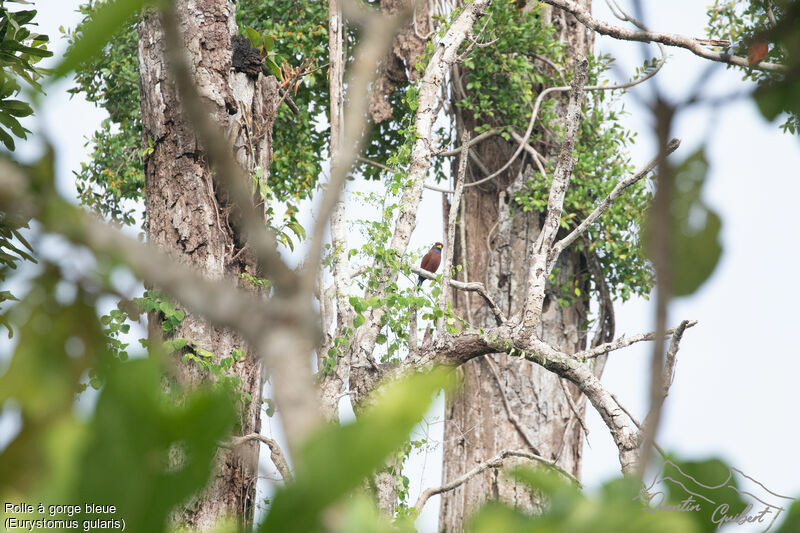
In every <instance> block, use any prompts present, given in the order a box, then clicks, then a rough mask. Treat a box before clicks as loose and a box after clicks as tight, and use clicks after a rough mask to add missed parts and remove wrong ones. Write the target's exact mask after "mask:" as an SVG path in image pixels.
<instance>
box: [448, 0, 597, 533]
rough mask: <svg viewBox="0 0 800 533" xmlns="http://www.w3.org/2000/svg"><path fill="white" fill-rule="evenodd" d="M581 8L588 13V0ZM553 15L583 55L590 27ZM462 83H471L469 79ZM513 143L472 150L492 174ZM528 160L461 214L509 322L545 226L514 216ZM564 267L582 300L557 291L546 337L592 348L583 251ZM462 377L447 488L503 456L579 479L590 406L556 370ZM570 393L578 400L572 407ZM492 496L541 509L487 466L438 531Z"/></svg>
mask: <svg viewBox="0 0 800 533" xmlns="http://www.w3.org/2000/svg"><path fill="white" fill-rule="evenodd" d="M580 3H581V4H583V5H584V6H586V7H587V8H589V7H591V0H583V1H581V2H580ZM546 11H547V12H546V14H545V15H544V18H546V19H548V20H552V22H553V23H554V24H555V25H556V26H557V27H558V28H559V29H560V30H561V31H560V35H561V36H562V39H564V40H565V41H566V42H567V48H568V54H569V57H570V58H575V57H578V56H583V55H584V54H586V53H587V52H588V50H589V48H590V46H591V41H592V39H591V35H587V33H586V30H585V28H584V27H583V26H582V25H581V24H579V23H578V22H577V21H576V20H575V19H574V18H573V17H571V16H569V17H565V16H564V14H563V12H561V11H559V10H555V11H552V12H551V11H550V9H547V10H546ZM461 86H462V87H465V86H466V83H462V84H461ZM462 124H463V126H464V127H465V128H467V129H468V130H472V131H474V128H475V127H476V126H477V124H476V123H475V122H474V121H473V120H472V119H471V117H470V116H469V115H468V114H466V113H465V115H464V116H463V119H462ZM516 146H517V145H516V143H513V142H512V143H508V142H506V141H504V140H503V139H501V138H500V137H494V138H492V139H489V140H487V141H484V142H482V143H481V144H479V145H477V146H475V147H473V150H474V152H475V155H477V157H478V159H479V160H480V161H482V162H483V163H484V164H485V166H486V167H488V169H489V170H490V171H493V170H494V169H496V168H499V167H501V166H502V165H503V164H504V163H505V162H506V161H507V160H508V158H509V157H510V155H511V154H512V153H513V152H514V150H515V149H516ZM556 150H557V147H556ZM547 155H548V156H551V157H552V156H553V155H554V154H547ZM522 161H523V162H522V163H520V162H519V160H518V162H517V163H515V164H514V165H512V166H511V167H510V168H509V169H508V171H507V172H506V173H504V174H503V175H501V176H499V177H498V178H497V179H495V180H492V181H489V182H487V183H485V184H482V185H478V186H476V187H468V188H466V189H465V190H464V195H463V198H462V202H463V205H464V208H463V211H462V212H461V214H462V216H461V220H460V221H459V224H460V227H459V228H458V231H456V235H457V237H456V243H455V253H456V256H455V257H456V259H455V261H454V263H455V264H458V263H461V264H464V265H467V269H466V271H467V272H468V276H469V280H470V281H481V282H484V283H486V287H487V289H488V290H489V291H490V293H491V295H492V297H493V298H494V299H495V301H496V302H498V303H499V304H500V305H501V306H502V307H503V308H504V312H505V313H506V315H507V316H510V315H511V314H512V313H515V312H518V311H519V310H520V307H521V306H522V304H523V300H524V298H525V294H526V278H527V275H528V271H529V268H528V265H526V257H527V254H526V249H527V247H528V246H530V245H531V244H532V243H533V242H534V241H535V240H536V238H537V236H538V234H539V231H540V226H541V220H540V215H539V214H538V213H522V212H521V210H520V209H517V210H516V211H515V212H514V214H513V216H512V214H511V213H510V208H511V207H512V206H513V195H514V192H515V191H517V190H519V189H520V188H521V187H522V186H523V184H524V183H525V182H526V181H527V180H528V179H529V178H530V177H531V174H532V172H533V170H532V168H531V166H530V165H529V164H526V163H524V160H522ZM470 172H471V173H472V175H473V176H475V177H474V178H473V180H474V179H478V178H480V177H482V176H484V175H485V171H482V170H479V168H478V167H476V166H475V163H474V162H470V170H469V172H468V175H467V182H469V181H470ZM446 216H447V215H446V214H445V217H446ZM445 220H446V218H445ZM459 235H460V236H461V237H458V236H459ZM557 268H559V269H560V270H559V273H558V275H557V281H558V284H560V285H566V286H567V287H568V289H569V290H570V291H571V292H572V293H573V294H574V288H576V287H577V288H579V289H580V291H581V292H580V294H581V295H583V296H582V297H581V298H578V301H576V302H574V303H572V304H571V305H569V306H568V307H562V306H560V305H559V302H558V295H559V294H560V289H556V288H554V287H552V286H551V288H550V289H549V290H548V293H547V297H546V300H545V304H544V308H543V313H542V322H541V324H540V326H539V334H540V335H541V336H542V338H543V339H544V340H545V341H548V342H550V343H551V344H553V345H554V346H558V347H559V348H561V349H563V350H565V351H567V352H574V351H576V350H579V349H581V348H583V347H584V346H585V343H586V337H585V332H584V331H583V325H584V322H585V319H586V314H587V311H588V301H586V300H585V295H586V294H587V289H588V287H587V286H586V281H581V280H584V279H585V278H584V277H583V276H582V274H584V273H585V272H586V271H587V267H586V264H585V260H584V259H583V258H582V257H581V256H580V255H579V254H576V253H570V252H569V251H568V250H567V251H565V252H564V253H563V254H562V255H561V258H560V259H559V261H558V265H557ZM453 300H454V307H455V308H456V309H457V310H458V312H459V313H460V314H462V316H465V317H468V318H471V320H472V323H473V324H478V325H491V324H493V323H494V317H493V315H492V313H491V312H489V311H488V309H487V308H486V307H485V306H484V305H482V302H481V301H480V299H479V298H476V297H475V296H474V295H469V293H463V292H457V291H456V292H455V293H454V294H453ZM461 373H462V386H461V388H460V390H459V391H458V393H456V394H455V395H453V396H450V397H448V398H447V402H446V407H445V429H444V451H443V456H444V461H443V462H444V464H443V474H442V477H443V482H444V483H447V482H449V481H450V480H452V479H455V478H457V477H459V476H461V475H462V474H464V473H465V472H466V471H468V470H470V469H472V468H474V467H475V466H476V465H477V464H478V463H481V462H483V461H486V460H487V459H489V458H491V457H493V456H495V455H497V454H498V453H500V452H502V451H504V450H525V451H533V452H534V453H536V454H538V455H541V456H543V457H544V458H546V459H548V460H552V461H556V462H557V463H558V464H559V465H561V466H562V467H564V468H565V469H566V470H567V471H568V472H570V473H572V474H574V475H575V476H576V477H577V476H579V474H580V464H581V452H582V447H583V438H582V428H581V425H580V423H578V420H577V417H576V416H575V414H574V413H573V410H572V407H571V405H570V403H572V405H573V406H575V407H576V408H577V412H578V413H579V414H580V416H581V417H582V416H583V411H584V402H583V401H578V398H579V397H580V395H579V393H578V391H577V388H576V387H574V386H573V385H571V384H567V383H564V384H563V385H564V386H563V387H562V383H561V382H560V380H559V378H558V377H557V376H556V375H555V374H552V373H550V372H548V371H546V370H544V369H543V368H541V367H539V366H537V365H532V364H528V363H525V362H520V361H519V360H517V359H515V358H513V357H508V356H505V355H490V356H485V357H481V358H478V359H475V360H473V361H471V362H469V363H467V364H466V365H464V366H463V367H462V368H461ZM566 394H570V395H571V398H572V399H573V400H574V401H573V402H570V401H569V400H568V399H567V397H566ZM487 499H498V500H501V501H504V502H506V503H509V504H513V505H516V506H518V507H519V508H521V509H524V510H527V511H531V512H536V511H537V510H539V509H540V505H541V502H540V501H538V499H537V497H536V496H535V495H532V494H531V493H530V491H529V490H527V489H526V488H525V487H524V486H521V485H519V484H517V483H515V482H514V481H513V480H511V479H509V478H508V477H507V476H505V475H503V474H502V472H500V471H498V470H496V469H490V470H487V471H486V472H484V473H483V474H481V475H479V476H476V477H473V478H472V479H471V480H469V481H468V482H466V483H465V484H463V485H461V486H460V487H458V488H456V489H455V490H453V491H450V492H447V493H444V494H443V495H442V503H441V508H440V515H439V529H440V530H441V531H448V532H456V531H461V530H462V529H463V527H464V524H465V523H466V521H467V520H468V518H469V516H470V514H471V513H472V512H473V511H474V510H476V509H477V508H478V507H479V506H480V504H481V503H482V502H483V501H485V500H487Z"/></svg>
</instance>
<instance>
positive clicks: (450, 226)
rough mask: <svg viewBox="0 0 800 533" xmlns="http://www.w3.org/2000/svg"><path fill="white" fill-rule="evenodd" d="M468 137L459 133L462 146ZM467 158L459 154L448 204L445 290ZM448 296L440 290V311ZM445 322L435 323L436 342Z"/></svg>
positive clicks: (465, 154)
mask: <svg viewBox="0 0 800 533" xmlns="http://www.w3.org/2000/svg"><path fill="white" fill-rule="evenodd" d="M469 137H470V134H469V131H468V130H464V131H463V132H462V133H461V142H462V144H468V143H469ZM468 158H469V148H467V149H466V150H464V151H463V152H461V157H459V159H458V172H457V173H456V184H455V192H454V193H453V201H452V203H451V204H450V212H449V216H448V220H447V249H446V250H445V252H444V268H443V269H442V287H443V288H445V289H446V288H447V287H449V286H450V279H451V269H452V268H453V248H454V247H453V243H454V241H455V238H456V219H457V218H458V207H459V205H460V203H461V193H462V192H463V191H464V176H465V175H466V173H467V159H468ZM462 223H463V221H462ZM449 295H450V291H448V290H442V291H441V293H440V294H439V308H440V309H442V310H445V309H447V297H448V296H449ZM445 322H446V321H445V319H444V317H442V318H440V319H439V320H438V321H437V323H436V336H437V338H438V340H441V339H443V338H444V334H445V331H446V330H447V327H446V324H445Z"/></svg>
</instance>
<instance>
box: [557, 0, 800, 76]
mask: <svg viewBox="0 0 800 533" xmlns="http://www.w3.org/2000/svg"><path fill="white" fill-rule="evenodd" d="M542 1H543V2H545V3H547V4H550V5H552V6H555V7H558V8H560V9H563V10H564V11H567V12H568V13H572V14H573V15H574V16H575V18H576V19H578V21H580V22H581V23H582V24H583V25H584V26H586V27H587V28H589V29H590V30H594V31H596V32H597V33H601V34H603V35H608V36H610V37H614V38H615V39H622V40H625V41H638V42H642V43H661V44H665V45H667V46H675V47H678V48H685V49H686V50H689V51H690V52H692V53H693V54H695V55H696V56H699V57H702V58H704V59H710V60H711V61H717V62H720V63H727V64H729V65H736V66H738V67H746V68H753V69H758V70H764V71H768V72H786V70H787V69H786V66H785V65H780V64H777V63H763V62H762V63H758V64H757V65H751V64H750V62H749V61H748V59H747V58H746V57H739V56H735V55H731V54H730V53H728V52H715V51H713V50H709V49H708V48H705V47H704V46H703V44H704V41H705V40H704V39H695V38H692V37H685V36H683V35H675V34H669V33H658V32H652V31H634V30H628V29H624V28H618V27H616V26H612V25H611V24H609V23H607V22H605V21H602V20H598V19H596V18H594V17H592V15H591V13H590V12H589V11H588V10H587V9H585V8H583V7H582V6H580V5H578V4H577V3H576V2H573V1H572V0H542Z"/></svg>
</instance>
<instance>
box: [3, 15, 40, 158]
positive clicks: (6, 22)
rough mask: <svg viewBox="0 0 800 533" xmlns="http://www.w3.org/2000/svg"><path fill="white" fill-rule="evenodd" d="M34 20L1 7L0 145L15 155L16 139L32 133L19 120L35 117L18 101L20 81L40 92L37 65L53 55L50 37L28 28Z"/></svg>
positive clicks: (31, 17) (25, 105) (28, 106)
mask: <svg viewBox="0 0 800 533" xmlns="http://www.w3.org/2000/svg"><path fill="white" fill-rule="evenodd" d="M35 16H36V11H35V10H22V11H11V10H10V9H9V8H8V7H7V6H6V5H5V4H2V3H0V141H2V143H3V144H4V145H5V147H6V148H7V149H8V150H12V151H13V150H14V137H18V138H20V139H26V138H27V134H28V133H30V131H28V130H27V129H25V128H23V127H22V125H21V124H20V123H19V120H18V119H19V118H20V117H27V116H28V115H31V114H33V109H32V108H31V106H30V105H29V104H28V103H26V102H24V101H22V100H17V99H15V96H17V95H18V94H19V92H20V90H21V89H22V88H21V86H20V84H19V81H18V80H23V81H25V82H26V83H27V84H28V85H29V86H30V87H32V88H33V89H36V90H37V91H41V90H42V87H41V86H40V85H39V81H38V80H39V79H40V78H41V76H42V72H41V71H40V70H39V69H37V68H36V67H35V66H34V65H36V63H37V62H39V61H40V60H41V59H42V58H45V57H50V56H52V55H53V53H52V52H50V51H48V50H47V47H46V46H47V42H48V40H49V39H48V37H47V35H41V34H38V33H32V32H31V30H30V29H28V28H26V26H31V25H32V20H33V18H34V17H35ZM9 132H10V133H9ZM12 135H13V136H12Z"/></svg>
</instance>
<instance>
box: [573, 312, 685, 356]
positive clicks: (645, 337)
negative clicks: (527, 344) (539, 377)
mask: <svg viewBox="0 0 800 533" xmlns="http://www.w3.org/2000/svg"><path fill="white" fill-rule="evenodd" d="M684 322H685V323H686V326H685V328H691V327H693V326H696V325H697V320H684ZM681 324H683V322H682V323H681ZM679 327H680V326H679ZM685 328H684V329H685ZM676 330H677V328H670V329H668V330H667V331H666V332H665V333H666V335H667V336H669V335H673V334H675V331H676ZM655 339H656V332H655V331H651V332H650V333H640V334H638V335H634V336H633V337H625V336H622V337H620V338H619V339H617V340H615V341H612V342H606V343H603V344H601V345H599V346H597V347H595V348H591V349H589V350H585V351H582V352H578V353H576V354H575V355H574V356H573V357H575V358H576V359H579V360H584V359H594V358H595V357H598V356H600V355H603V354H605V353H608V352H613V351H616V350H619V349H620V348H625V347H627V346H630V345H631V344H635V343H637V342H642V341H652V340H655Z"/></svg>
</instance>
